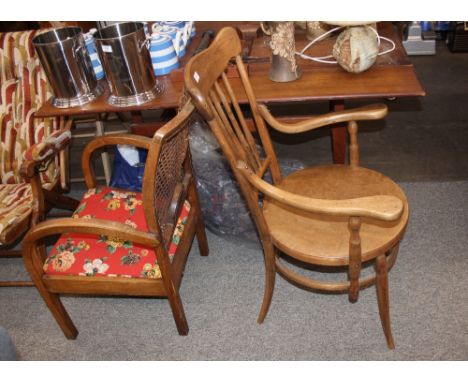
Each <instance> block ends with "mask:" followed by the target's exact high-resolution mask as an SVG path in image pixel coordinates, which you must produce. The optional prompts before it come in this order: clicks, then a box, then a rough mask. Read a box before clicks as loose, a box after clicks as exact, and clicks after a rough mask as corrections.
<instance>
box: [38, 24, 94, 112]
mask: <svg viewBox="0 0 468 382" xmlns="http://www.w3.org/2000/svg"><path fill="white" fill-rule="evenodd" d="M32 42H33V45H34V48H35V49H36V52H37V55H38V56H39V60H40V62H41V65H42V67H43V68H44V71H45V73H46V76H47V79H48V80H49V83H50V86H51V87H52V90H53V92H54V95H55V98H54V100H53V105H54V106H56V107H59V108H65V107H73V106H79V105H84V104H86V103H88V102H90V101H91V100H93V99H94V98H96V97H97V96H99V95H100V94H101V93H102V89H101V87H100V86H99V85H98V82H97V80H96V76H95V74H94V70H93V65H92V63H91V60H90V58H89V55H88V51H87V50H86V44H85V41H84V38H83V34H82V32H81V28H78V27H67V28H57V29H53V30H51V31H49V32H45V33H42V34H40V35H37V36H36V37H34V39H33V41H32Z"/></svg>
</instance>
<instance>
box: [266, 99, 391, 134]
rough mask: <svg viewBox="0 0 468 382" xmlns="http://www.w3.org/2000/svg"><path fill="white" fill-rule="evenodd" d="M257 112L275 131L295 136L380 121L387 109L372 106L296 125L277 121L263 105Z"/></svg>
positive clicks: (311, 119)
mask: <svg viewBox="0 0 468 382" xmlns="http://www.w3.org/2000/svg"><path fill="white" fill-rule="evenodd" d="M258 111H259V113H260V115H261V116H262V118H263V119H264V120H265V121H266V122H267V123H268V124H269V125H270V126H271V127H272V128H274V129H275V130H278V131H281V132H282V133H286V134H296V133H302V132H305V131H309V130H313V129H316V128H318V127H323V126H327V125H331V124H334V123H340V122H350V121H368V120H373V119H382V118H384V117H385V116H386V115H387V113H388V108H387V106H386V105H384V104H373V105H368V106H364V107H359V108H356V109H349V110H342V111H335V112H332V113H327V114H323V115H318V116H314V117H311V118H309V119H307V120H306V121H302V122H297V123H283V122H280V121H278V120H277V119H276V118H275V117H273V115H271V113H270V111H269V110H268V108H267V107H266V106H265V105H263V104H258Z"/></svg>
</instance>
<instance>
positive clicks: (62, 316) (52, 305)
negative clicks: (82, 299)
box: [36, 285, 78, 340]
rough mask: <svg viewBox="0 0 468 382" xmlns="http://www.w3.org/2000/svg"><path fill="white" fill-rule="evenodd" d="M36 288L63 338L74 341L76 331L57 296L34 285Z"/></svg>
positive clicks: (40, 286)
mask: <svg viewBox="0 0 468 382" xmlns="http://www.w3.org/2000/svg"><path fill="white" fill-rule="evenodd" d="M36 287H37V289H38V290H39V293H40V294H41V296H42V298H43V299H44V302H45V303H46V305H47V307H48V308H49V310H50V312H51V313H52V315H53V316H54V318H55V321H57V324H59V326H60V329H62V332H63V334H64V335H65V337H67V338H68V339H69V340H74V339H75V338H76V336H77V335H78V330H77V329H76V327H75V325H74V324H73V321H72V320H71V318H70V316H69V315H68V312H67V311H66V310H65V307H64V306H63V304H62V302H61V301H60V298H59V296H58V295H57V294H55V293H50V292H49V291H47V290H46V289H45V287H44V286H43V285H36Z"/></svg>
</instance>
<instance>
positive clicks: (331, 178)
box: [263, 165, 408, 266]
mask: <svg viewBox="0 0 468 382" xmlns="http://www.w3.org/2000/svg"><path fill="white" fill-rule="evenodd" d="M278 187H279V188H281V189H283V190H286V191H289V192H293V193H295V194H299V195H302V196H307V197H310V198H317V199H328V200H330V199H336V200H342V199H353V198H359V197H364V196H372V195H393V196H396V197H398V198H399V199H400V200H401V201H402V202H403V205H404V210H403V213H402V215H401V217H400V218H399V219H397V220H395V221H393V222H384V221H380V220H376V219H370V218H362V220H361V221H362V224H361V229H360V232H359V234H360V236H361V245H362V261H367V260H370V259H373V258H375V257H376V256H378V255H379V254H382V253H385V252H386V251H387V250H389V249H390V248H392V247H393V246H394V245H395V244H396V243H398V241H399V240H400V239H401V236H402V234H403V232H404V229H405V227H406V223H407V222H408V201H407V199H406V197H405V195H404V193H403V191H402V190H401V189H400V188H399V187H398V185H397V184H395V183H394V182H393V181H392V180H391V179H390V178H388V177H386V176H385V175H382V174H380V173H378V172H376V171H373V170H369V169H366V168H363V167H353V166H342V165H326V166H317V167H312V168H307V169H304V170H300V171H297V172H295V173H293V174H291V175H290V176H288V177H286V178H284V179H283V180H282V182H281V183H280V184H279V185H278ZM263 212H264V216H265V219H266V222H267V224H268V228H269V231H270V233H271V236H272V240H273V243H274V244H275V246H277V247H278V248H279V249H280V250H282V251H283V252H285V253H286V254H287V255H289V256H291V257H294V258H296V259H298V260H301V261H305V262H307V263H311V264H318V265H331V266H339V265H348V260H349V237H350V233H349V228H348V220H349V219H348V217H346V216H344V217H338V216H329V215H323V214H317V213H310V212H304V211H299V210H297V209H295V208H292V207H288V206H286V205H284V204H280V203H279V202H277V201H273V200H271V199H270V198H268V197H265V201H264V206H263Z"/></svg>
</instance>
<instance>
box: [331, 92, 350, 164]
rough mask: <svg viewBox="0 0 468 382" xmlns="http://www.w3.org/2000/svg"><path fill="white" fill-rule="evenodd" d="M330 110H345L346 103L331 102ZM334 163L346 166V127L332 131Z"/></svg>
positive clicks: (339, 101) (340, 126)
mask: <svg viewBox="0 0 468 382" xmlns="http://www.w3.org/2000/svg"><path fill="white" fill-rule="evenodd" d="M330 110H331V111H339V110H344V101H342V100H337V101H330ZM331 144H332V153H333V163H335V164H344V163H345V158H346V125H337V126H336V127H333V128H332V130H331Z"/></svg>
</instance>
